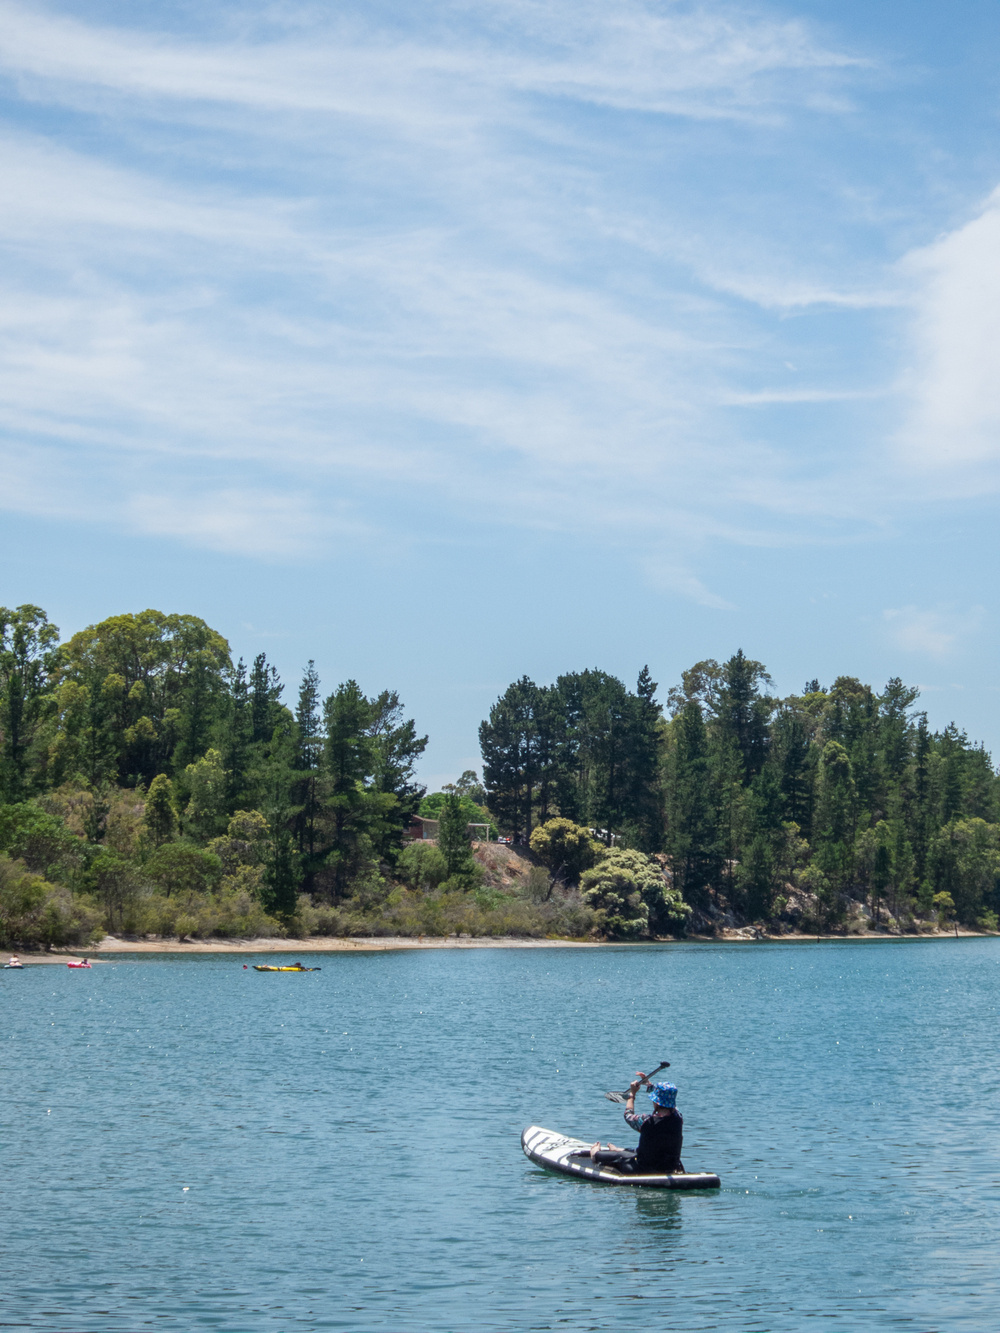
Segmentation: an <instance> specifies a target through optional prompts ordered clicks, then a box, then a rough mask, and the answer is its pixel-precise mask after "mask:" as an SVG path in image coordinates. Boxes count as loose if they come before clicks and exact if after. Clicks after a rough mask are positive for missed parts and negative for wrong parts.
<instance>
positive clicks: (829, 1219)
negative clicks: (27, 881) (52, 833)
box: [0, 939, 1000, 1333]
mask: <svg viewBox="0 0 1000 1333" xmlns="http://www.w3.org/2000/svg"><path fill="white" fill-rule="evenodd" d="M243 961H244V960H243V959H241V958H238V957H236V956H232V955H230V956H226V957H169V956H162V957H148V956H147V957H143V958H142V959H141V960H127V959H123V960H122V961H118V962H116V963H114V964H113V965H104V966H101V967H95V968H94V970H93V971H91V972H71V971H69V970H68V969H66V968H64V967H50V966H46V967H35V968H33V969H31V970H28V971H25V972H22V973H11V972H6V973H0V1006H2V1021H3V1031H2V1035H0V1042H2V1046H0V1061H2V1068H0V1078H2V1089H3V1091H2V1097H0V1126H2V1131H0V1132H2V1140H3V1141H2V1148H0V1151H2V1155H3V1164H2V1168H0V1190H2V1202H3V1212H2V1218H3V1222H2V1227H3V1241H2V1255H0V1327H2V1328H27V1329H41V1330H47V1331H49V1333H51V1331H54V1330H67V1331H71V1333H83V1331H86V1333H105V1330H109V1331H110V1330H144V1329H170V1330H173V1329H177V1330H200V1329H212V1330H235V1331H236V1333H244V1331H245V1333H284V1331H285V1330H299V1329H301V1330H309V1329H351V1330H354V1329H361V1330H367V1329H387V1330H401V1331H402V1333H410V1331H412V1333H422V1331H423V1330H435V1331H436V1330H447V1333H459V1331H462V1330H473V1329H474V1330H479V1331H481V1330H485V1331H486V1333H492V1331H493V1330H497V1331H498V1333H499V1331H500V1330H503V1331H504V1333H506V1331H507V1330H536V1329H537V1330H549V1329H556V1330H562V1329H567V1330H578V1329H579V1330H589V1329H601V1330H603V1329H611V1328H612V1327H617V1326H618V1324H619V1323H620V1322H621V1320H622V1319H623V1318H629V1317H635V1318H637V1319H639V1320H640V1321H644V1322H645V1324H646V1326H647V1327H649V1325H650V1321H653V1323H654V1324H655V1326H656V1327H661V1326H669V1327H670V1328H671V1329H682V1330H683V1329H686V1330H710V1329H721V1330H734V1331H735V1330H739V1333H752V1331H754V1330H790V1329H796V1330H797V1329H813V1328H834V1327H839V1328H843V1329H844V1330H852V1333H853V1331H854V1330H865V1329H903V1330H914V1331H915V1333H925V1331H927V1330H975V1333H983V1330H986V1329H990V1328H995V1327H997V1326H998V1321H1000V1315H998V1313H997V1312H998V1310H1000V1263H998V1247H1000V1212H998V1204H1000V1134H998V1130H997V1108H998V1096H997V1094H998V1084H1000V1076H998V1072H997V1003H998V983H1000V940H994V939H990V940H960V941H939V942H938V941H934V942H929V941H913V942H894V941H887V942H885V943H881V942H877V943H870V942H859V943H853V944H851V943H830V944H785V945H783V944H763V945H746V946H741V945H732V944H730V945H724V946H713V945H696V944H692V945H673V946H664V947H653V948H634V949H615V950H600V951H598V950H589V951H584V950H579V951H577V950H558V949H538V950H514V949H510V950H507V949H504V950H495V951H485V950H484V951H471V950H470V951H464V952H448V953H443V952H427V953H415V952H414V953H409V952H407V953H385V954H362V955H351V954H345V955H325V956H323V957H322V958H319V959H317V961H318V962H320V963H321V965H322V969H323V970H322V971H321V972H317V973H312V974H309V975H306V976H295V975H289V974H273V975H271V974H260V973H256V972H253V971H246V972H245V971H243V967H242V964H243ZM248 961H249V960H248ZM257 961H260V959H259V958H258V960H257ZM660 1058H667V1059H670V1060H671V1061H672V1062H673V1064H672V1068H671V1071H670V1072H671V1075H672V1076H673V1077H674V1078H675V1080H676V1082H677V1083H678V1084H679V1086H680V1089H681V1093H680V1103H679V1104H680V1106H681V1107H682V1109H683V1111H684V1115H685V1151H684V1160H685V1164H686V1165H687V1166H688V1168H689V1169H695V1168H704V1169H710V1170H716V1171H718V1172H719V1174H720V1175H721V1176H722V1182H723V1188H722V1191H721V1192H716V1193H714V1194H709V1193H706V1194H693V1195H680V1194H653V1193H633V1192H631V1191H627V1190H618V1189H602V1188H600V1187H598V1186H594V1185H590V1184H587V1183H585V1182H580V1181H572V1180H566V1179H562V1178H559V1177H554V1176H549V1175H547V1174H545V1173H544V1172H541V1171H539V1170H537V1169H536V1168H535V1167H533V1166H532V1165H531V1163H530V1162H528V1161H527V1159H526V1158H525V1157H523V1156H522V1154H521V1151H520V1145H519V1141H518V1136H519V1133H520V1131H521V1129H522V1128H523V1126H525V1125H527V1124H530V1123H537V1124H541V1125H545V1126H547V1127H549V1128H555V1129H560V1130H564V1131H566V1132H569V1133H574V1134H579V1135H581V1136H583V1137H592V1138H596V1137H597V1136H598V1135H600V1136H601V1137H602V1138H604V1139H607V1138H608V1137H614V1138H615V1141H616V1142H619V1143H622V1142H630V1141H632V1139H633V1138H634V1136H632V1135H631V1134H630V1132H629V1131H628V1129H627V1128H626V1127H625V1126H623V1125H622V1123H621V1119H620V1112H621V1108H616V1107H614V1106H613V1105H612V1104H611V1103H609V1102H607V1101H605V1100H604V1099H603V1098H602V1096H601V1093H602V1091H603V1090H604V1089H606V1088H615V1087H622V1086H624V1085H625V1083H626V1082H627V1081H628V1078H629V1077H630V1076H631V1073H632V1071H633V1070H634V1069H636V1068H640V1067H642V1066H643V1065H644V1064H645V1065H646V1067H648V1066H649V1064H652V1063H654V1062H655V1061H657V1060H658V1059H660Z"/></svg>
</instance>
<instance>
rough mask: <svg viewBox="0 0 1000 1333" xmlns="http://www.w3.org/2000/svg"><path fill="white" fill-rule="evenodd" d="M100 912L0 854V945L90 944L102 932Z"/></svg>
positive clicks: (18, 862) (31, 946)
mask: <svg viewBox="0 0 1000 1333" xmlns="http://www.w3.org/2000/svg"><path fill="white" fill-rule="evenodd" d="M102 933H103V932H102V931H101V929H100V911H99V909H98V908H97V907H96V905H95V904H93V903H92V902H90V901H89V900H87V899H85V898H83V897H74V896H73V895H72V894H71V893H70V892H69V890H68V889H64V888H62V887H61V886H60V885H58V884H50V883H49V882H48V880H46V879H43V878H42V876H41V875H38V874H35V873H33V872H32V871H30V870H29V869H28V867H27V866H26V865H25V864H24V862H23V861H13V860H11V858H10V857H9V856H5V855H3V854H2V853H0V946H2V947H4V948H7V947H11V946H13V947H17V948H21V949H39V948H42V949H49V948H52V947H54V946H59V945H65V946H75V945H84V944H90V943H92V942H93V941H94V940H95V939H99V938H100V937H101V935H102Z"/></svg>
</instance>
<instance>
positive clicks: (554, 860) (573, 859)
mask: <svg viewBox="0 0 1000 1333" xmlns="http://www.w3.org/2000/svg"><path fill="white" fill-rule="evenodd" d="M531 850H532V851H533V852H534V853H535V855H536V856H537V857H538V859H539V860H540V861H541V862H542V864H543V865H545V866H548V868H549V871H550V873H551V874H552V875H554V876H555V877H556V878H557V879H563V880H565V882H566V883H567V884H576V883H578V882H579V879H580V876H581V875H582V874H583V872H584V871H585V870H589V869H590V868H591V866H593V865H595V864H596V863H597V861H598V859H599V858H600V856H601V854H602V853H603V851H604V849H603V847H602V846H601V844H600V843H599V842H597V841H595V839H594V838H592V837H591V836H590V830H589V829H586V828H584V827H583V826H582V825H580V824H574V823H573V821H572V820H571V819H550V820H549V821H548V822H547V823H545V824H539V826H538V828H536V829H535V831H534V832H533V833H532V835H531Z"/></svg>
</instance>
